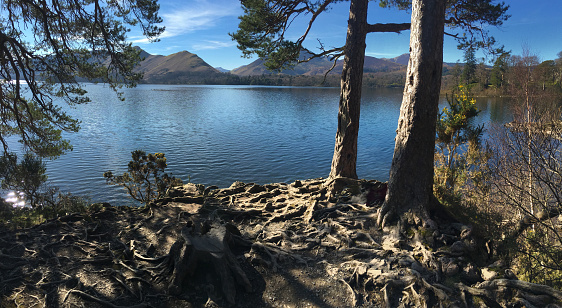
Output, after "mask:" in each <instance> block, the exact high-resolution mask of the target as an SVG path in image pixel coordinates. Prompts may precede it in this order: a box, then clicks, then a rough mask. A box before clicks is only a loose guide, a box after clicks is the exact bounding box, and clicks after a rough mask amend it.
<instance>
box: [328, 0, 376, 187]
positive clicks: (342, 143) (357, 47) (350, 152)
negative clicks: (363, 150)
mask: <svg viewBox="0 0 562 308" xmlns="http://www.w3.org/2000/svg"><path fill="white" fill-rule="evenodd" d="M368 3H369V1H368V0H352V1H351V5H350V9H349V22H348V27H347V38H346V47H345V58H344V61H343V71H342V75H341V92H340V102H339V113H338V131H337V133H336V144H335V147H334V157H333V159H332V169H331V171H330V176H329V178H330V179H335V178H338V177H346V178H353V179H356V178H357V173H356V171H355V167H356V164H357V135H358V134H359V111H360V106H361V87H362V83H363V63H364V62H365V37H366V36H367V6H368Z"/></svg>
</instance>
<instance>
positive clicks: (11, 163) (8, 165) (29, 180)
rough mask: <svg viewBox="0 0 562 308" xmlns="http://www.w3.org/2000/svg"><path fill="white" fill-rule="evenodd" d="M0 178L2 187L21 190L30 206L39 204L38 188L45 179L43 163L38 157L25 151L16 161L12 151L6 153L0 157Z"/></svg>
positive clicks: (41, 198)
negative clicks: (20, 158)
mask: <svg viewBox="0 0 562 308" xmlns="http://www.w3.org/2000/svg"><path fill="white" fill-rule="evenodd" d="M0 178H2V189H10V190H14V191H19V192H23V193H24V194H25V199H26V203H27V204H29V205H30V206H32V207H37V206H39V205H41V203H42V202H41V201H42V200H43V195H42V193H41V192H40V188H41V187H42V186H43V185H44V184H45V182H46V181H47V175H46V167H45V163H44V162H43V161H42V160H41V158H40V157H38V156H35V155H34V154H31V153H26V154H25V155H24V156H23V159H22V160H21V161H20V162H18V157H17V155H16V154H14V153H6V152H4V154H3V155H2V157H0Z"/></svg>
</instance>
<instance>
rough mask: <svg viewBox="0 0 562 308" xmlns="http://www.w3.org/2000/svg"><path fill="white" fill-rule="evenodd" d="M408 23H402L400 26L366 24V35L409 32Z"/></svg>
mask: <svg viewBox="0 0 562 308" xmlns="http://www.w3.org/2000/svg"><path fill="white" fill-rule="evenodd" d="M410 26H411V25H410V23H409V22H408V23H402V24H393V23H390V24H368V25H367V33H372V32H396V33H400V32H402V31H404V30H410Z"/></svg>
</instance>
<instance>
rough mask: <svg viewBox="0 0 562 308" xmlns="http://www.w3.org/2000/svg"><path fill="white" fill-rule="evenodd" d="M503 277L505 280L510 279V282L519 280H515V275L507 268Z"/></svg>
mask: <svg viewBox="0 0 562 308" xmlns="http://www.w3.org/2000/svg"><path fill="white" fill-rule="evenodd" d="M504 277H505V278H507V279H512V280H518V279H519V278H517V275H515V273H514V272H513V271H512V270H511V269H509V268H506V269H505V273H504Z"/></svg>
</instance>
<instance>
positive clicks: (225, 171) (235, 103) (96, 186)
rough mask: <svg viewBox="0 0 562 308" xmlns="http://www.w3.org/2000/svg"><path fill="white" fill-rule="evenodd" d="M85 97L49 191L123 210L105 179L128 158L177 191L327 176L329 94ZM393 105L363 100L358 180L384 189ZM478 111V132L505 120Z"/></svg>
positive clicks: (159, 91) (493, 108) (164, 89)
mask: <svg viewBox="0 0 562 308" xmlns="http://www.w3.org/2000/svg"><path fill="white" fill-rule="evenodd" d="M86 89H87V90H88V92H89V96H90V98H91V99H92V102H91V103H89V104H86V105H81V106H77V107H76V108H73V109H69V113H70V114H71V115H73V116H74V117H76V118H78V119H80V120H81V121H82V124H81V127H82V129H81V130H80V132H79V133H77V134H69V135H66V138H68V139H70V140H71V143H72V145H73V146H74V150H73V151H72V152H69V153H68V154H65V155H64V156H62V157H60V158H59V159H57V160H54V161H48V162H47V172H48V175H49V182H50V183H51V184H53V185H56V186H58V187H60V188H61V190H63V191H69V192H72V193H73V194H78V195H86V196H89V197H90V198H91V200H92V201H96V202H101V201H105V202H110V203H112V204H114V205H119V204H128V203H131V201H130V199H129V198H127V196H126V193H125V191H124V189H123V188H121V187H113V186H108V185H106V184H105V180H104V178H103V173H104V172H105V171H108V170H112V171H113V172H114V174H121V173H123V172H124V171H125V170H126V167H127V163H128V162H129V160H130V159H131V151H134V150H136V149H143V150H145V151H147V152H150V153H154V152H163V153H165V154H166V157H167V158H168V166H169V168H168V172H171V173H172V174H173V175H174V176H176V177H179V178H181V179H182V180H183V181H184V183H187V182H188V181H191V182H193V183H201V184H205V185H217V186H219V187H228V186H229V185H230V184H232V183H233V182H234V181H243V182H255V183H260V184H265V183H272V182H293V181H294V180H297V179H309V178H317V177H326V176H327V175H328V174H329V172H330V164H331V159H332V154H333V147H334V140H335V139H334V138H335V133H336V127H337V113H338V98H339V89H337V88H292V87H257V86H173V85H139V86H138V87H137V88H134V89H124V90H123V91H124V97H125V101H119V100H118V99H117V97H116V95H115V93H114V92H113V91H111V90H110V89H109V87H107V86H104V85H93V84H92V85H90V84H88V85H86ZM401 99H402V89H376V90H369V89H367V90H364V91H363V101H362V106H361V122H360V133H359V144H358V162H357V163H358V164H357V173H358V176H359V177H360V178H366V179H377V180H380V181H386V180H388V171H389V167H390V163H391V160H392V151H393V147H394V136H395V131H396V127H397V121H398V115H399V109H400V104H401ZM445 102H446V101H445V98H443V99H442V104H445ZM443 106H444V105H443ZM478 106H479V108H480V109H481V110H482V112H481V115H480V117H479V119H478V121H479V122H480V123H504V122H506V121H510V120H511V118H510V113H509V111H508V108H507V107H506V106H505V104H502V103H500V102H496V101H495V99H489V98H486V99H480V100H478Z"/></svg>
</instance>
